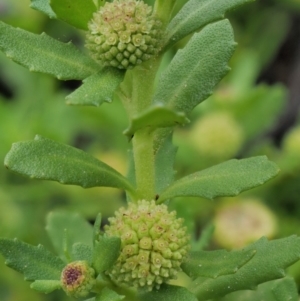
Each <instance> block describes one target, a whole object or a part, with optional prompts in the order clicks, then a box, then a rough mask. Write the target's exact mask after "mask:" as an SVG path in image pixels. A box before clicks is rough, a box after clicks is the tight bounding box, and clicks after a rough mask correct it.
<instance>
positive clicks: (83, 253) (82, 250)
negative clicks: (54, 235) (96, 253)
mask: <svg viewBox="0 0 300 301" xmlns="http://www.w3.org/2000/svg"><path fill="white" fill-rule="evenodd" d="M92 252H93V251H92V247H91V246H90V245H87V244H84V243H82V242H77V243H75V244H73V246H72V260H74V261H77V260H79V261H81V260H84V261H87V262H88V263H89V264H91V263H92Z"/></svg>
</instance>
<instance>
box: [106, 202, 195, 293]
mask: <svg viewBox="0 0 300 301" xmlns="http://www.w3.org/2000/svg"><path fill="white" fill-rule="evenodd" d="M109 222H110V225H108V226H106V233H107V234H108V235H110V236H118V237H120V238H121V254H120V256H119V258H118V259H117V261H116V263H115V264H114V266H113V267H112V268H111V269H110V270H109V271H107V272H108V274H109V276H110V277H111V278H112V279H113V280H114V281H116V282H118V283H120V284H125V285H127V286H134V287H137V288H141V287H146V288H147V289H148V290H152V288H153V287H156V288H159V287H160V285H161V284H162V283H163V282H167V281H168V280H170V279H176V275H177V273H178V272H179V271H181V268H180V265H181V263H182V262H183V261H184V259H185V258H186V255H187V252H188V249H189V236H188V235H187V234H186V227H183V225H182V224H183V219H181V218H176V212H175V211H172V212H168V209H167V206H166V205H156V204H155V202H154V201H151V202H147V201H145V200H142V201H138V203H137V204H134V203H130V204H129V206H128V208H127V209H125V208H121V209H120V210H118V211H117V212H116V213H115V217H112V218H110V219H109Z"/></svg>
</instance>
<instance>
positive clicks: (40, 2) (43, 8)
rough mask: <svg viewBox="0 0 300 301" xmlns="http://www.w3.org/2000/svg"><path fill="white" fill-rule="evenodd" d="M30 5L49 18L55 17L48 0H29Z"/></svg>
mask: <svg viewBox="0 0 300 301" xmlns="http://www.w3.org/2000/svg"><path fill="white" fill-rule="evenodd" d="M30 7H31V8H33V9H35V10H38V11H40V12H42V13H44V14H45V15H47V16H48V17H49V18H50V19H56V14H55V12H54V11H53V10H52V8H51V6H50V4H49V1H48V0H31V4H30Z"/></svg>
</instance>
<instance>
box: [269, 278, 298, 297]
mask: <svg viewBox="0 0 300 301" xmlns="http://www.w3.org/2000/svg"><path fill="white" fill-rule="evenodd" d="M272 292H273V295H274V297H275V300H276V301H298V300H299V297H298V289H297V285H296V283H295V280H294V279H293V278H290V277H285V278H283V279H279V280H276V281H274V284H273V288H272Z"/></svg>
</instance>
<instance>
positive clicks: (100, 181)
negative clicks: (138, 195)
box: [4, 135, 133, 191]
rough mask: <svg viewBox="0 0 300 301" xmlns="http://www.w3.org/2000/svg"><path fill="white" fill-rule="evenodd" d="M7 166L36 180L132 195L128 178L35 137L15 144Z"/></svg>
mask: <svg viewBox="0 0 300 301" xmlns="http://www.w3.org/2000/svg"><path fill="white" fill-rule="evenodd" d="M4 164H5V166H6V167H7V168H8V169H10V170H12V171H14V172H16V173H19V174H22V175H26V176H29V177H31V178H35V179H41V180H52V181H58V182H60V183H62V184H72V185H79V186H82V187H84V188H89V187H97V186H107V187H115V188H120V189H125V190H131V191H133V188H132V187H131V185H130V183H129V182H128V181H127V179H126V178H125V177H123V176H122V175H121V174H120V173H118V172H117V171H116V170H114V169H113V168H112V167H110V166H108V165H106V164H105V163H103V162H101V161H99V160H97V159H96V158H94V157H92V156H90V155H89V154H87V153H85V152H84V151H82V150H79V149H76V148H74V147H71V146H68V145H64V144H61V143H58V142H55V141H52V140H50V139H47V138H43V137H41V136H38V135H37V136H36V137H35V139H34V140H33V141H24V142H18V143H14V144H13V145H12V148H11V150H10V151H9V153H8V154H7V155H6V157H5V160H4Z"/></svg>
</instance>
